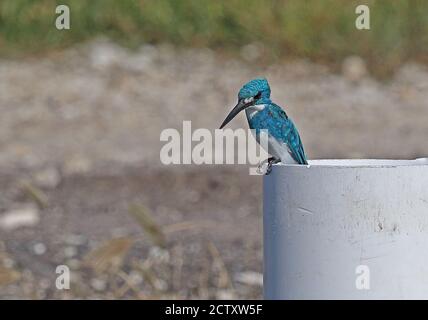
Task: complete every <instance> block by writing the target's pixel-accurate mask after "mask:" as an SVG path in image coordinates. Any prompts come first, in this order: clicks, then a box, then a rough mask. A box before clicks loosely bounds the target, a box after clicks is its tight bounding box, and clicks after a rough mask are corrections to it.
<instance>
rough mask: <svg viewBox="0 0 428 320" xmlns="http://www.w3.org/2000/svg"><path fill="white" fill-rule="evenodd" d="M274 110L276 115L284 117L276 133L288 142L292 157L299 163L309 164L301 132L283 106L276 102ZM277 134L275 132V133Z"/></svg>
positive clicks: (278, 137)
mask: <svg viewBox="0 0 428 320" xmlns="http://www.w3.org/2000/svg"><path fill="white" fill-rule="evenodd" d="M272 110H273V111H274V114H275V113H276V116H278V117H280V118H282V119H281V130H280V132H279V134H278V133H276V135H277V136H275V138H277V139H278V140H280V141H282V142H284V143H286V144H287V146H288V149H289V151H290V155H291V156H292V158H293V159H294V160H295V161H296V162H297V163H299V164H308V161H307V159H306V155H305V150H304V149H303V143H302V141H301V140H300V135H299V132H298V131H297V129H296V127H295V125H294V123H293V121H291V119H290V118H288V116H287V114H286V113H285V111H284V110H282V108H281V107H280V106H278V105H276V104H273V106H272ZM273 134H274V135H275V132H274V133H273Z"/></svg>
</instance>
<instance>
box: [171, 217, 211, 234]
mask: <svg viewBox="0 0 428 320" xmlns="http://www.w3.org/2000/svg"><path fill="white" fill-rule="evenodd" d="M214 225H215V223H214V221H211V220H203V221H183V222H178V223H174V224H170V225H168V226H166V227H165V228H164V232H165V233H166V234H168V233H174V232H180V231H186V230H193V229H203V228H206V229H211V228H212V227H213V226H214Z"/></svg>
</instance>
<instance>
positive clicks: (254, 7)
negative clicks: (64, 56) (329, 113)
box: [0, 0, 428, 74]
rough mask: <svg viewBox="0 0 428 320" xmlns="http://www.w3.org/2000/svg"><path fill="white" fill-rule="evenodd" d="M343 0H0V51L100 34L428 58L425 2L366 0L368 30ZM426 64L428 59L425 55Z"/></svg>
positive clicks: (383, 67)
mask: <svg viewBox="0 0 428 320" xmlns="http://www.w3.org/2000/svg"><path fill="white" fill-rule="evenodd" d="M57 4H67V5H69V6H70V9H71V30H67V31H58V30H56V29H55V27H54V21H55V18H56V15H55V6H56V5H57ZM358 4H361V1H343V0H323V1H320V0H310V1H302V0H285V1H281V0H270V1H261V0H242V1H238V0H228V1H213V0H0V55H3V56H4V55H8V56H10V55H17V54H18V55H21V54H27V53H37V52H43V51H46V50H52V49H57V48H63V47H66V46H69V45H72V44H74V43H76V42H80V41H82V40H86V39H88V38H92V37H94V36H96V35H105V36H107V37H109V38H111V39H114V40H116V41H118V42H120V43H121V44H123V45H126V46H129V47H136V46H138V45H139V44H141V43H160V42H169V43H172V44H174V45H177V46H194V47H195V46H196V47H210V48H214V49H217V50H224V51H229V52H234V51H236V50H237V49H238V48H239V47H241V46H242V45H245V44H248V43H251V42H256V41H257V42H260V43H263V44H264V45H265V46H266V48H269V49H268V50H267V58H268V59H277V58H283V57H295V56H304V57H308V58H310V59H313V60H316V61H321V62H327V63H334V62H336V61H340V60H341V59H342V58H343V57H345V56H347V55H350V54H357V55H360V56H362V57H364V58H365V59H366V60H367V61H368V62H369V64H370V65H371V66H373V67H376V70H377V71H378V72H379V73H381V74H382V73H387V72H388V71H390V70H391V69H393V67H394V66H396V65H398V64H400V63H401V62H403V61H405V60H407V59H417V60H421V61H423V60H424V59H426V60H428V59H427V58H426V57H427V51H428V1H425V0H407V1H406V0H394V1H388V0H378V1H375V0H371V1H370V0H367V1H366V2H365V4H367V5H369V6H370V10H371V12H370V13H371V17H370V18H371V30H369V31H367V30H363V31H359V30H357V29H356V28H355V18H356V14H355V12H354V10H355V7H356V6H357V5H358ZM424 62H427V61H424Z"/></svg>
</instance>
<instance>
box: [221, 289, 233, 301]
mask: <svg viewBox="0 0 428 320" xmlns="http://www.w3.org/2000/svg"><path fill="white" fill-rule="evenodd" d="M216 299H218V300H234V299H236V295H235V293H234V292H233V291H232V290H220V291H217V292H216Z"/></svg>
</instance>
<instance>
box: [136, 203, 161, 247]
mask: <svg viewBox="0 0 428 320" xmlns="http://www.w3.org/2000/svg"><path fill="white" fill-rule="evenodd" d="M129 212H130V213H131V214H132V215H133V216H134V217H135V219H136V220H137V221H138V223H139V224H140V226H141V227H142V228H143V230H144V231H145V232H147V234H148V236H149V237H150V239H151V240H152V241H153V243H154V244H155V245H157V246H159V247H162V248H165V246H166V239H165V235H164V233H163V232H162V229H161V227H160V226H159V225H158V224H157V223H156V222H155V221H154V220H153V218H152V217H151V215H150V213H149V212H148V210H147V209H146V208H145V207H144V206H142V205H135V204H134V205H132V206H131V207H130V208H129Z"/></svg>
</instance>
